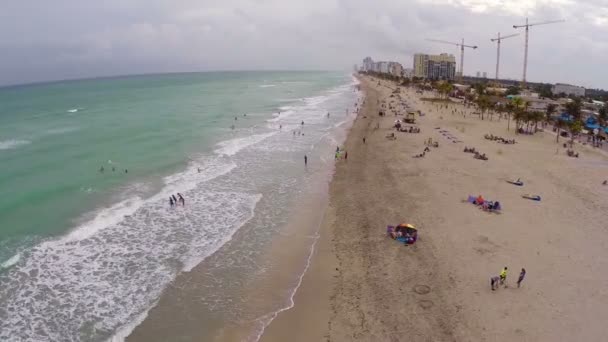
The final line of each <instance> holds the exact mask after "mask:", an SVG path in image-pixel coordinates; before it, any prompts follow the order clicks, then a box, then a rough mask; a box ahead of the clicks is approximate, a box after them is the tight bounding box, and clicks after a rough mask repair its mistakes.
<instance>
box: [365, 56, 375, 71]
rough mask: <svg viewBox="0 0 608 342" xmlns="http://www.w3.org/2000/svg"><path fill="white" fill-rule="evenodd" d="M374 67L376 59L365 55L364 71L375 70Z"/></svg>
mask: <svg viewBox="0 0 608 342" xmlns="http://www.w3.org/2000/svg"><path fill="white" fill-rule="evenodd" d="M373 68H374V60H373V59H372V58H371V57H365V59H363V67H362V69H363V71H373Z"/></svg>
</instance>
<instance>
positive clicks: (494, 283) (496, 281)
mask: <svg viewBox="0 0 608 342" xmlns="http://www.w3.org/2000/svg"><path fill="white" fill-rule="evenodd" d="M507 271H508V267H507V266H505V267H504V268H503V269H502V270H501V271H500V274H499V275H498V276H493V277H490V288H491V289H492V291H496V290H497V289H498V288H499V286H500V285H502V286H504V287H507ZM525 277H526V269H525V268H522V269H521V271H520V272H519V277H518V278H517V288H519V287H521V283H522V282H523V281H524V278H525Z"/></svg>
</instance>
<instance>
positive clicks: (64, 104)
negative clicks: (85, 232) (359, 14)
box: [0, 72, 343, 261]
mask: <svg viewBox="0 0 608 342" xmlns="http://www.w3.org/2000/svg"><path fill="white" fill-rule="evenodd" d="M334 76H337V75H335V74H326V73H256V72H252V73H202V74H177V75H162V76H141V77H128V78H116V79H100V80H84V81H74V82H62V83H53V84H47V85H34V86H24V87H15V88H7V89H1V90H0V103H2V107H0V161H1V163H2V171H1V177H0V189H2V192H1V196H0V241H2V240H4V241H6V240H10V241H15V240H16V241H18V240H19V239H20V238H24V237H32V236H33V237H47V236H52V235H58V234H63V233H65V232H66V231H67V230H69V229H71V228H73V226H74V223H73V221H74V220H75V219H78V218H79V215H80V214H82V213H84V212H87V211H90V210H92V209H94V208H95V207H96V206H97V205H98V204H99V203H100V202H101V203H104V202H107V201H108V198H109V197H110V196H111V195H112V194H116V193H117V192H120V191H121V190H124V189H123V188H124V187H125V186H128V185H129V184H133V183H134V182H137V181H138V180H141V179H154V178H157V177H160V176H163V175H167V174H170V173H171V172H173V171H175V170H179V168H181V167H183V166H184V165H185V163H186V162H187V161H188V159H189V158H193V157H194V156H196V155H200V154H204V153H206V152H210V151H211V150H212V149H213V146H214V144H215V143H217V142H219V141H220V140H222V139H225V138H226V137H228V136H229V134H230V126H231V125H232V124H235V126H236V128H238V129H244V128H249V127H252V126H254V125H256V124H260V123H261V122H262V121H263V120H265V119H267V117H268V115H270V113H272V112H275V111H277V110H278V108H279V107H280V106H282V105H285V103H289V100H290V99H291V100H293V99H298V98H303V97H307V96H311V95H314V94H315V92H318V91H320V90H322V89H326V88H330V87H332V86H336V85H338V84H339V82H341V81H343V78H340V77H334ZM264 85H278V86H275V87H265V86H264ZM243 114H248V116H247V117H243V116H242V115H243ZM235 116H238V119H239V120H237V121H234V117H235ZM109 161H111V163H110V162H109ZM101 166H103V167H104V169H105V172H104V173H100V172H98V170H99V169H100V167H101ZM112 167H114V168H115V169H116V171H115V172H112V171H111V170H112ZM124 169H127V170H128V171H129V173H128V174H125V173H124ZM11 252H12V251H10V252H8V254H7V252H6V251H2V250H0V261H1V260H3V259H6V258H7V257H8V256H10V253H11Z"/></svg>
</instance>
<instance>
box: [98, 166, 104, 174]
mask: <svg viewBox="0 0 608 342" xmlns="http://www.w3.org/2000/svg"><path fill="white" fill-rule="evenodd" d="M99 172H101V173H103V165H102V166H101V167H100V168H99Z"/></svg>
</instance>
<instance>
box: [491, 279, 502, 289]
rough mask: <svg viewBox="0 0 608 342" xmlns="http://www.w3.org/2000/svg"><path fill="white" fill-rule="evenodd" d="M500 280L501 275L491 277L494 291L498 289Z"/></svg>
mask: <svg viewBox="0 0 608 342" xmlns="http://www.w3.org/2000/svg"><path fill="white" fill-rule="evenodd" d="M499 282H500V277H497V276H494V277H491V278H490V288H492V291H496V289H497V288H498V283H499Z"/></svg>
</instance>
